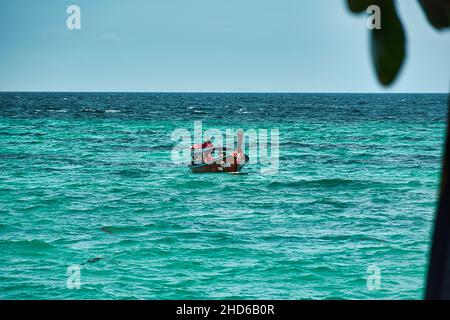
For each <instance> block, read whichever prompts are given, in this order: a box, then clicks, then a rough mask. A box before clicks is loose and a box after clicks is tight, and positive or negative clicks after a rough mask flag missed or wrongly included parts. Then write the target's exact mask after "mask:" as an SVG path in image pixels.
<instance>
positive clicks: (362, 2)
mask: <svg viewBox="0 0 450 320" xmlns="http://www.w3.org/2000/svg"><path fill="white" fill-rule="evenodd" d="M372 4H375V3H374V1H371V0H348V1H347V5H348V8H349V9H350V11H352V12H354V13H361V12H363V11H366V10H367V8H368V7H369V6H370V5H372Z"/></svg>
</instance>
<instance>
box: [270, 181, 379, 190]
mask: <svg viewBox="0 0 450 320" xmlns="http://www.w3.org/2000/svg"><path fill="white" fill-rule="evenodd" d="M371 183H372V182H370V181H368V182H366V181H360V180H349V179H319V180H298V181H292V182H279V181H274V182H270V183H269V184H268V185H267V187H268V188H269V189H273V190H279V189H285V188H288V189H291V188H292V189H296V188H302V187H349V186H353V187H367V186H370V184H371Z"/></svg>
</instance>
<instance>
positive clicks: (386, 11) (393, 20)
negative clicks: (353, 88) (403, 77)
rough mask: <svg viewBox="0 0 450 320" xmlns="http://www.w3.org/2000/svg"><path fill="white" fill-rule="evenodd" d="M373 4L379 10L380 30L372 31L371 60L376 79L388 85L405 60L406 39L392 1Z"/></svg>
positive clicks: (385, 0) (386, 0) (384, 0)
mask: <svg viewBox="0 0 450 320" xmlns="http://www.w3.org/2000/svg"><path fill="white" fill-rule="evenodd" d="M374 2H376V4H377V5H378V6H379V7H380V9H381V29H374V30H372V41H371V49H372V58H373V61H374V64H375V70H376V72H377V76H378V79H379V80H380V82H381V83H382V84H384V85H389V84H391V83H392V82H393V81H394V80H395V78H396V76H397V74H398V72H399V71H400V68H401V66H402V64H403V60H404V59H405V47H406V37H405V32H404V30H403V26H402V23H401V21H400V19H399V17H398V15H397V12H396V10H395V5H394V2H393V0H383V1H374Z"/></svg>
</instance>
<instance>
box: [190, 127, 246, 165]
mask: <svg viewBox="0 0 450 320" xmlns="http://www.w3.org/2000/svg"><path fill="white" fill-rule="evenodd" d="M242 141H243V134H242V132H239V133H238V139H237V148H236V150H234V151H233V152H227V148H225V147H213V146H212V144H211V143H210V142H209V141H208V142H206V143H203V144H202V145H201V146H199V147H197V148H196V147H194V146H193V147H191V156H192V161H191V164H190V165H189V168H190V169H191V170H192V172H194V173H211V172H231V173H233V172H239V171H241V170H242V168H244V166H245V164H246V163H247V162H248V160H249V157H248V156H247V155H246V154H244V152H243V151H242Z"/></svg>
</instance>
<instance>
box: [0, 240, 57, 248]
mask: <svg viewBox="0 0 450 320" xmlns="http://www.w3.org/2000/svg"><path fill="white" fill-rule="evenodd" d="M2 246H6V247H9V248H30V249H49V248H52V247H53V246H52V245H51V244H49V243H47V242H45V241H41V240H0V247H2Z"/></svg>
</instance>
